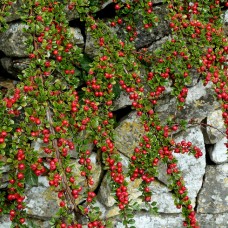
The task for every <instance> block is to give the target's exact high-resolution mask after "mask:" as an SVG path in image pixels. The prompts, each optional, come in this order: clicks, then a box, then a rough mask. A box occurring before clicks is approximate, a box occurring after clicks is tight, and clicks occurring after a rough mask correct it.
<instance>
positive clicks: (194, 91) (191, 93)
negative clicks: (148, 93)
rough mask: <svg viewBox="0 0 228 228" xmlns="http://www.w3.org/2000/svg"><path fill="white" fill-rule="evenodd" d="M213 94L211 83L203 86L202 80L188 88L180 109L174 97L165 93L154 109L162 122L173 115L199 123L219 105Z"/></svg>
mask: <svg viewBox="0 0 228 228" xmlns="http://www.w3.org/2000/svg"><path fill="white" fill-rule="evenodd" d="M214 95H215V93H214V90H213V85H212V83H208V85H207V86H204V85H203V82H202V81H200V82H199V83H198V84H197V85H196V86H194V87H192V88H189V90H188V95H187V98H186V103H185V106H184V107H183V109H182V110H181V111H178V110H177V107H176V106H177V102H176V98H172V97H171V96H170V94H166V95H165V96H163V97H162V98H161V100H159V101H158V104H157V105H156V107H155V111H156V112H157V113H158V115H159V118H160V120H161V121H162V122H163V123H165V121H166V120H167V119H168V118H173V117H174V116H176V118H177V119H184V120H186V121H190V120H192V119H194V120H195V121H196V122H199V123H200V122H201V121H202V120H203V119H204V118H206V117H207V116H208V115H209V114H210V113H212V112H213V111H214V110H216V109H218V108H219V107H220V105H219V103H218V101H217V100H216V98H215V96H214Z"/></svg>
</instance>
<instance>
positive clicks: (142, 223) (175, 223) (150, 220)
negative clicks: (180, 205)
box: [115, 213, 183, 228]
mask: <svg viewBox="0 0 228 228" xmlns="http://www.w3.org/2000/svg"><path fill="white" fill-rule="evenodd" d="M134 219H135V224H134V226H135V227H136V228H142V227H143V228H151V227H154V228H155V227H156V228H173V227H182V223H183V218H182V216H181V215H151V214H149V213H136V214H135V216H134ZM115 227H116V228H122V227H125V226H124V225H123V224H122V223H121V222H116V224H115Z"/></svg>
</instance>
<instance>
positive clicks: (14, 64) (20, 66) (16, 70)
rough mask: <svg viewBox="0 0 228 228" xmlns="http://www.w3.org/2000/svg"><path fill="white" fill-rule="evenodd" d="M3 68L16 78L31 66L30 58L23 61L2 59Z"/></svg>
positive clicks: (22, 59)
mask: <svg viewBox="0 0 228 228" xmlns="http://www.w3.org/2000/svg"><path fill="white" fill-rule="evenodd" d="M0 61H1V65H2V67H3V68H4V69H5V70H6V71H7V72H8V73H9V74H11V75H13V76H14V77H15V76H17V75H18V74H20V73H21V72H22V70H24V69H26V67H27V66H28V65H29V59H28V58H21V59H12V58H8V57H4V58H1V59H0Z"/></svg>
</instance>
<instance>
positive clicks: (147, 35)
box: [135, 5, 171, 49]
mask: <svg viewBox="0 0 228 228" xmlns="http://www.w3.org/2000/svg"><path fill="white" fill-rule="evenodd" d="M153 10H154V12H155V14H156V15H159V22H158V24H157V25H156V26H154V27H153V28H152V31H151V32H147V31H145V30H142V29H140V28H142V27H143V26H142V24H140V23H141V22H140V21H139V24H138V26H137V32H138V37H137V39H136V43H135V46H136V48H137V49H140V48H142V47H148V46H150V45H151V44H152V43H154V42H156V41H158V40H160V39H162V38H163V37H165V36H168V35H169V34H170V33H171V30H170V28H169V25H168V21H166V20H165V17H166V15H167V8H166V6H165V5H161V6H155V7H154V9H153Z"/></svg>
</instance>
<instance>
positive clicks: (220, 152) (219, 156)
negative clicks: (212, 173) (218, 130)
mask: <svg viewBox="0 0 228 228" xmlns="http://www.w3.org/2000/svg"><path fill="white" fill-rule="evenodd" d="M225 143H227V139H226V137H224V138H222V139H221V140H220V141H219V142H217V143H216V144H215V145H214V146H213V147H211V148H210V149H209V155H210V159H211V160H212V161H213V162H214V163H216V164H221V163H224V162H228V154H227V147H226V146H225Z"/></svg>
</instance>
